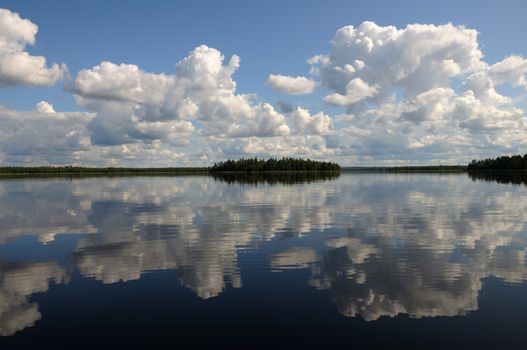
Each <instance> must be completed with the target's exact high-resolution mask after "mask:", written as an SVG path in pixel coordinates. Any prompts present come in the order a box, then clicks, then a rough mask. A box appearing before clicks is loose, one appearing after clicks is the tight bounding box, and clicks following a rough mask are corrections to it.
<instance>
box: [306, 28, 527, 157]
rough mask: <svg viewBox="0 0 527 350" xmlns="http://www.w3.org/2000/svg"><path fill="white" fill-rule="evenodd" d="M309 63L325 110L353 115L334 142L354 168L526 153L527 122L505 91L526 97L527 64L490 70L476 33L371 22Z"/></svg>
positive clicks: (342, 120) (342, 34)
mask: <svg viewBox="0 0 527 350" xmlns="http://www.w3.org/2000/svg"><path fill="white" fill-rule="evenodd" d="M308 63H309V64H310V65H312V73H313V74H318V75H319V76H320V77H321V79H322V82H321V83H322V84H323V85H324V86H325V87H326V88H328V89H329V90H330V91H332V93H330V94H328V95H327V96H326V97H325V99H324V101H325V102H326V103H328V104H333V105H337V106H343V107H346V112H345V114H342V115H340V116H335V117H333V119H334V120H335V121H336V122H337V124H338V127H337V128H336V129H335V132H334V133H333V136H332V139H333V140H335V142H336V143H337V144H338V145H339V147H340V151H341V155H343V156H344V155H347V156H348V157H349V156H355V157H356V158H355V159H354V161H355V162H359V163H362V164H365V163H370V164H371V163H374V164H379V163H383V162H386V163H387V164H393V163H402V162H415V163H419V162H426V163H437V162H451V163H464V162H467V161H469V160H470V159H472V158H474V157H485V156H495V155H497V154H501V153H518V152H524V151H525V148H526V147H527V141H525V140H527V131H526V128H525V123H526V119H527V115H526V113H525V111H524V110H523V109H522V108H521V107H519V106H517V105H515V101H514V100H513V99H512V98H511V97H509V96H506V95H503V93H502V92H501V90H499V89H498V87H499V85H502V84H510V85H512V86H513V87H525V86H526V74H527V60H526V59H524V58H523V57H521V56H514V55H513V56H509V57H507V58H505V59H504V60H502V61H500V62H497V63H495V64H489V63H487V62H485V61H484V60H483V53H482V52H481V50H480V48H479V44H478V40H477V32H476V31H475V30H474V29H469V28H466V27H464V26H455V25H452V24H445V25H426V24H411V25H408V26H407V27H406V28H402V29H398V28H395V27H392V26H386V27H383V26H379V25H377V24H375V23H373V22H364V23H362V24H361V25H360V26H359V27H357V28H355V27H353V26H347V27H343V28H341V29H339V30H338V31H337V32H336V34H335V37H334V38H333V40H331V52H330V53H329V54H325V55H317V56H314V57H312V58H311V59H309V60H308ZM498 90H499V91H500V92H498ZM348 159H349V158H348ZM348 162H349V161H348Z"/></svg>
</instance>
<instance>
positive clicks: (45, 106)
mask: <svg viewBox="0 0 527 350" xmlns="http://www.w3.org/2000/svg"><path fill="white" fill-rule="evenodd" d="M36 108H37V109H36V110H34V111H26V112H20V111H17V110H14V109H12V108H9V107H6V106H3V105H0V159H2V161H3V162H5V163H7V164H18V163H29V164H35V165H39V164H48V163H58V164H71V163H76V162H77V161H78V160H77V158H76V153H77V152H80V151H83V150H84V151H85V150H89V149H90V140H89V133H88V130H87V124H88V123H89V122H90V120H92V119H93V117H94V115H93V114H92V113H84V112H69V113H57V112H55V111H54V109H53V106H52V105H51V104H49V103H47V102H45V101H41V102H39V103H38V104H37V107H36Z"/></svg>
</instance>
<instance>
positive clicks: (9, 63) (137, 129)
mask: <svg viewBox="0 0 527 350" xmlns="http://www.w3.org/2000/svg"><path fill="white" fill-rule="evenodd" d="M525 13H527V3H525V2H524V1H500V2H495V1H492V2H491V1H462V2H461V1H442V2H423V1H397V2H393V1H375V0H373V1H367V2H364V1H361V2H359V1H324V2H322V1H317V2H315V1H287V2H286V1H260V2H256V1H250V2H249V1H221V2H219V1H170V2H169V1H148V2H147V1H111V2H109V1H75V2H71V1H62V0H55V1H48V2H42V1H26V0H17V1H10V0H3V1H1V2H0V165H43V164H54V165H64V164H75V165H87V166H195V165H210V164H212V163H214V162H216V161H221V160H225V159H235V158H241V157H255V156H256V157H260V158H266V157H282V156H288V157H289V156H292V157H302V158H312V159H319V160H331V161H336V162H338V163H339V164H341V165H345V166H368V165H408V164H421V165H426V164H465V163H467V162H469V161H470V160H471V159H474V158H486V157H495V156H499V155H503V154H518V153H522V154H523V153H527V102H526V91H527V59H526V58H525V57H527V40H525V33H527V22H526V21H525V19H524V14H525Z"/></svg>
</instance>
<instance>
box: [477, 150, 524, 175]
mask: <svg viewBox="0 0 527 350" xmlns="http://www.w3.org/2000/svg"><path fill="white" fill-rule="evenodd" d="M467 169H468V171H480V170H492V171H495V170H498V171H511V170H512V171H514V170H515V171H517V170H527V154H526V155H524V156H521V155H515V156H510V157H509V156H502V157H498V158H488V159H483V160H475V159H474V160H473V161H472V162H470V164H469V165H468V167H467Z"/></svg>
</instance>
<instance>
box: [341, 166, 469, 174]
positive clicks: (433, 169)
mask: <svg viewBox="0 0 527 350" xmlns="http://www.w3.org/2000/svg"><path fill="white" fill-rule="evenodd" d="M342 171H343V172H372V173H462V172H465V171H467V166H466V165H425V166H397V167H343V168H342Z"/></svg>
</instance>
